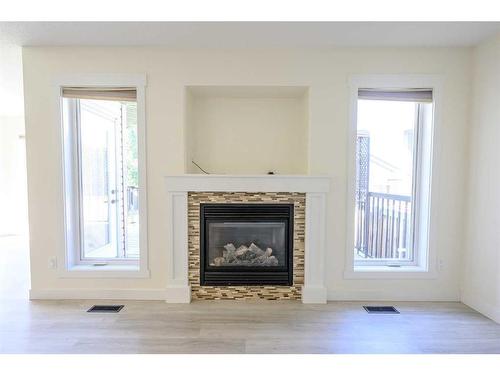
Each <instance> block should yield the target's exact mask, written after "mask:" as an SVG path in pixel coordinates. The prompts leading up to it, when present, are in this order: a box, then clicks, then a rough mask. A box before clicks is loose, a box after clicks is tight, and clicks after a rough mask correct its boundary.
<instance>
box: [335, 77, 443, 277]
mask: <svg viewBox="0 0 500 375" xmlns="http://www.w3.org/2000/svg"><path fill="white" fill-rule="evenodd" d="M442 82H443V78H442V76H440V75H379V74H373V75H354V76H351V77H350V80H349V85H350V120H349V131H348V155H347V171H348V180H347V199H346V202H347V207H346V220H347V221H346V229H347V230H346V253H345V255H346V258H345V259H346V261H345V271H344V277H345V278H347V279H352V278H354V279H384V278H389V279H398V278H435V277H437V273H436V268H437V267H436V263H437V244H436V240H437V228H436V225H432V223H437V222H438V220H437V209H436V207H435V206H436V205H432V204H431V201H432V197H433V196H436V195H437V194H436V192H437V191H438V178H439V174H438V173H436V171H438V170H439V166H438V164H439V147H434V145H439V143H440V142H439V130H440V121H441V119H440V111H441V96H442V86H443V84H442ZM362 88H365V89H366V88H373V89H377V88H379V89H384V88H385V89H387V88H391V89H403V90H404V89H411V88H413V89H416V88H425V89H432V91H433V115H432V118H433V121H432V124H429V125H430V129H423V130H422V129H420V130H421V131H425V132H430V133H426V134H420V135H419V140H418V143H417V145H416V147H418V148H419V152H420V157H425V156H426V155H430V156H431V160H428V161H427V163H422V164H423V165H427V167H426V170H423V169H424V168H421V165H420V164H421V163H420V162H417V160H416V162H417V164H416V170H415V172H414V175H415V176H418V178H417V179H416V181H415V184H414V189H415V192H414V197H415V202H414V210H415V215H414V217H415V221H414V223H413V224H414V225H413V226H414V227H413V238H414V241H413V242H414V254H415V255H416V256H415V259H414V261H413V262H407V263H406V264H404V263H403V262H401V263H398V266H397V267H391V266H389V264H388V263H387V262H380V264H377V262H366V263H364V264H362V265H360V264H358V265H356V264H355V261H354V229H355V228H354V207H355V189H356V137H357V111H358V90H359V89H362ZM419 115H422V114H421V113H420V114H419ZM425 141H428V144H423V143H424V142H425ZM422 147H426V149H425V150H424V152H422V151H423V150H422ZM425 179H427V180H425Z"/></svg>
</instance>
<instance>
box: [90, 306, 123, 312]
mask: <svg viewBox="0 0 500 375" xmlns="http://www.w3.org/2000/svg"><path fill="white" fill-rule="evenodd" d="M123 306H124V305H94V306H92V307H91V308H90V309H88V310H87V312H93V313H98V312H102V313H117V312H119V311H120V310H121V309H123Z"/></svg>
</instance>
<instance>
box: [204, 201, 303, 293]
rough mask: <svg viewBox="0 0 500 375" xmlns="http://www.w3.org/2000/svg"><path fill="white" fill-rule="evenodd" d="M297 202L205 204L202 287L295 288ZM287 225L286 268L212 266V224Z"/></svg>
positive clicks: (284, 266)
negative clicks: (295, 213)
mask: <svg viewBox="0 0 500 375" xmlns="http://www.w3.org/2000/svg"><path fill="white" fill-rule="evenodd" d="M293 216H294V205H293V203H291V204H289V203H260V202H259V203H201V204H200V285H207V286H208V285H212V286H231V285H235V286H237V285H293V246H294V243H293V230H294V224H293ZM227 220H231V221H242V222H259V221H262V220H266V221H276V222H285V223H286V225H285V250H286V251H285V265H283V266H269V267H262V266H260V267H259V266H256V267H252V266H241V267H234V266H229V267H224V266H218V267H215V266H210V265H209V264H208V262H209V260H208V256H207V255H208V254H206V253H207V250H208V240H209V239H208V236H205V233H208V231H207V229H208V224H209V223H210V222H223V221H227Z"/></svg>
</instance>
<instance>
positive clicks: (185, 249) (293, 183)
mask: <svg viewBox="0 0 500 375" xmlns="http://www.w3.org/2000/svg"><path fill="white" fill-rule="evenodd" d="M165 183H166V188H167V195H168V207H167V208H168V217H167V219H168V223H169V225H168V227H167V228H168V231H167V234H168V239H169V241H168V244H167V245H168V246H167V260H168V264H167V266H168V284H167V302H170V303H189V302H190V301H191V300H192V299H193V300H197V299H203V300H216V299H228V300H232V299H233V300H237V299H244V300H246V299H262V300H283V299H288V300H300V299H301V300H302V302H304V303H326V287H325V280H324V279H325V275H324V263H325V226H326V223H325V221H326V214H325V212H326V194H327V192H328V191H329V190H330V179H329V178H328V177H322V176H280V175H272V176H266V175H262V176H236V175H234V176H229V175H181V176H168V177H166V178H165ZM201 203H273V204H275V203H288V204H290V203H293V208H294V212H293V284H292V285H256V286H254V285H237V286H236V285H231V286H227V285H222V286H221V285H217V286H214V285H200V204H201ZM290 241H291V240H290ZM290 241H289V243H291V242H290Z"/></svg>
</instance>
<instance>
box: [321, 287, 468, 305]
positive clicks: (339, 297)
mask: <svg viewBox="0 0 500 375" xmlns="http://www.w3.org/2000/svg"><path fill="white" fill-rule="evenodd" d="M328 301H406V302H431V301H434V302H460V298H459V296H458V295H443V294H432V293H430V292H426V293H422V294H421V295H418V294H412V295H409V294H408V293H406V292H405V291H402V292H395V291H393V290H392V291H387V292H385V291H373V290H354V291H353V290H329V291H328Z"/></svg>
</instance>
